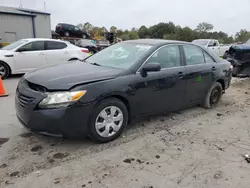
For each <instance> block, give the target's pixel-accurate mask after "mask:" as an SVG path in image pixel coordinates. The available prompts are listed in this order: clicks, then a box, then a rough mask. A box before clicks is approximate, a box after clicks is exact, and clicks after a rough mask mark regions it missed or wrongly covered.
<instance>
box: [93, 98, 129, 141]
mask: <svg viewBox="0 0 250 188" xmlns="http://www.w3.org/2000/svg"><path fill="white" fill-rule="evenodd" d="M111 108H112V109H115V113H114V116H113V117H114V118H118V117H121V116H120V115H122V116H123V120H121V121H116V122H115V124H114V122H113V123H112V121H114V119H113V118H112V115H111ZM104 111H105V112H106V113H104V114H106V115H108V113H109V112H110V114H109V115H108V116H107V117H106V121H108V123H104V124H103V123H102V122H104V121H105V120H104V118H102V115H101V112H104ZM109 116H110V117H109ZM98 122H99V124H100V125H102V126H100V128H99V129H98V128H97V126H96V125H97V123H98ZM127 124H128V110H127V107H126V106H125V104H124V103H123V102H122V101H120V100H119V99H116V98H109V99H104V100H102V101H100V102H99V103H98V104H97V106H96V107H95V108H94V111H93V113H92V115H91V116H90V119H89V136H90V138H91V139H92V140H93V141H95V142H97V143H107V142H110V141H112V140H114V139H116V138H118V137H119V136H120V135H121V134H122V132H123V130H124V129H125V128H126V126H127ZM103 125H106V126H103ZM113 127H115V128H117V130H114V129H113ZM106 130H107V131H106ZM105 131H106V132H105ZM102 134H103V135H102ZM104 135H106V136H104Z"/></svg>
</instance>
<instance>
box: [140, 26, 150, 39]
mask: <svg viewBox="0 0 250 188" xmlns="http://www.w3.org/2000/svg"><path fill="white" fill-rule="evenodd" d="M138 35H139V37H140V38H148V36H149V32H148V28H147V27H146V26H145V25H143V26H141V27H140V29H139V30H138Z"/></svg>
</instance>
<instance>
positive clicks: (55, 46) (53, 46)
mask: <svg viewBox="0 0 250 188" xmlns="http://www.w3.org/2000/svg"><path fill="white" fill-rule="evenodd" d="M66 47H67V45H66V44H65V43H63V42H55V41H47V50H60V49H64V48H66Z"/></svg>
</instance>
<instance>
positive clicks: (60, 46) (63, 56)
mask: <svg viewBox="0 0 250 188" xmlns="http://www.w3.org/2000/svg"><path fill="white" fill-rule="evenodd" d="M67 47H68V46H67V44H66V43H64V42H61V41H46V42H45V49H46V56H47V65H56V64H62V63H66V62H67V61H68V60H69V59H70V52H69V51H68V50H67Z"/></svg>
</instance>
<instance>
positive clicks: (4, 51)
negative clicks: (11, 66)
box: [0, 50, 12, 55]
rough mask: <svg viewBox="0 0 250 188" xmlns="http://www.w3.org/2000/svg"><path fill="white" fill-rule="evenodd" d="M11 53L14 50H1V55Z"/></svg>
mask: <svg viewBox="0 0 250 188" xmlns="http://www.w3.org/2000/svg"><path fill="white" fill-rule="evenodd" d="M10 53H12V52H11V51H8V50H0V55H5V54H10Z"/></svg>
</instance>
